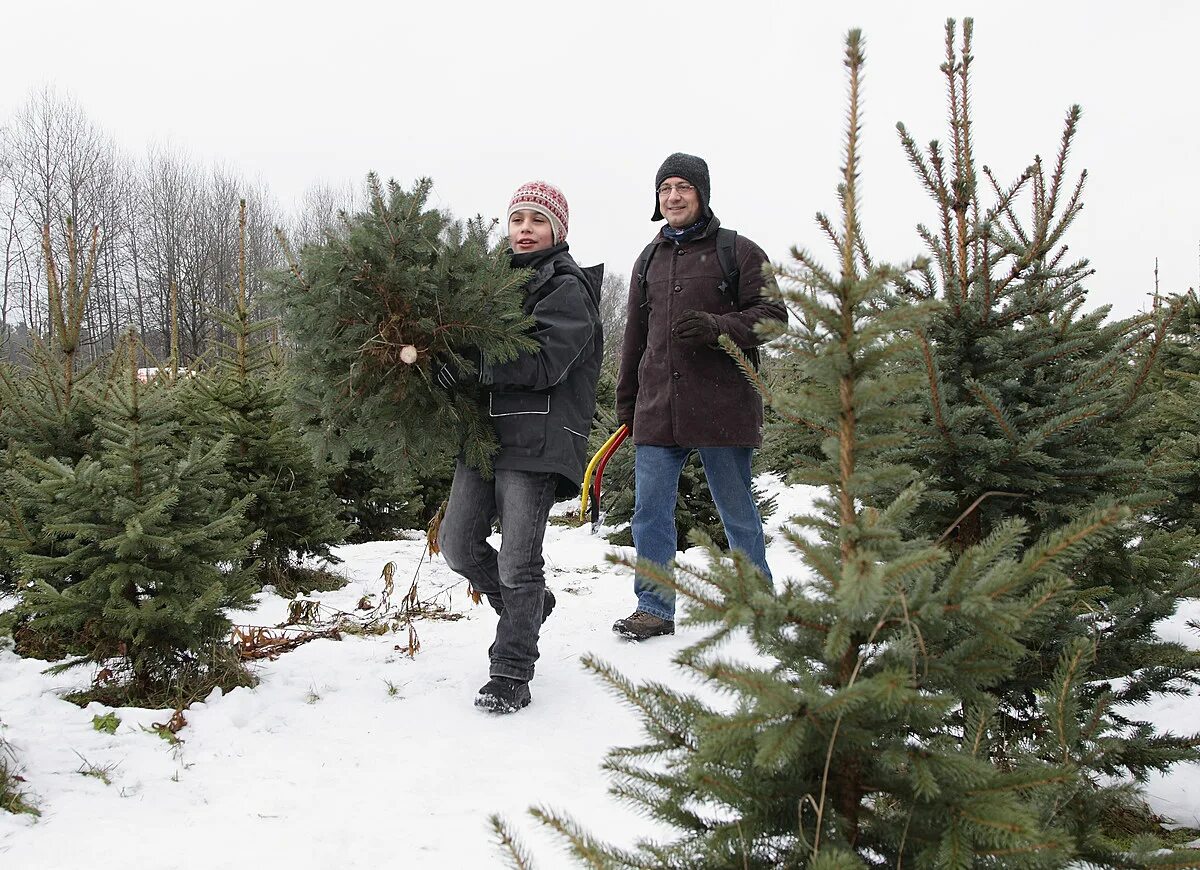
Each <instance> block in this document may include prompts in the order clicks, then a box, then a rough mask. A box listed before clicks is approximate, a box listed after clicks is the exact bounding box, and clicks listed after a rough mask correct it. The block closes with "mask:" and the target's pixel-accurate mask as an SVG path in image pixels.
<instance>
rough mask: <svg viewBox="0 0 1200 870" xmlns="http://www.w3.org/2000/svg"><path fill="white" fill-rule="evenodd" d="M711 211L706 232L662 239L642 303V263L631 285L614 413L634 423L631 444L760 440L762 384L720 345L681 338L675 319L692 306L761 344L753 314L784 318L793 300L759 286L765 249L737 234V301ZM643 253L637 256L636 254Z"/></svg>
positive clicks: (739, 339) (735, 335)
mask: <svg viewBox="0 0 1200 870" xmlns="http://www.w3.org/2000/svg"><path fill="white" fill-rule="evenodd" d="M719 225H720V222H719V221H718V220H717V219H716V218H715V217H714V218H713V219H712V221H711V222H710V223H709V225H708V227H707V229H706V230H705V232H704V234H703V235H702V236H700V237H698V238H695V239H692V240H690V241H687V242H683V243H682V244H679V245H676V244H675V243H674V242H671V241H669V240H668V239H666V238H664V237H663V236H662V235H661V233H660V234H659V236H658V239H657V245H658V247H657V249H656V250H655V252H654V256H653V257H652V258H651V260H650V268H649V273H648V275H647V292H646V304H645V305H642V304H641V303H642V293H641V288H640V286H639V282H638V276H637V264H636V263H635V264H634V268H633V272H634V275H633V278H632V279H631V281H630V287H629V303H628V308H627V311H626V320H625V343H624V345H623V347H622V350H621V366H620V374H619V375H618V377H617V419H618V420H620V421H621V422H622V423H630V422H632V423H633V441H634V443H635V444H651V445H656V446H660V447H758V446H760V445H761V444H762V420H763V405H762V398H761V397H760V396H759V394H758V391H757V390H755V389H754V386H753V385H752V384H751V383H750V382H749V381H748V380H747V379H746V376H745V375H744V374H743V373H742V371H741V370H740V369H739V368H738V366H737V364H736V363H734V361H733V359H732V358H731V357H730V356H729V355H728V354H727V353H726V352H725V351H724V350H722V349H721V348H720V346H718V345H715V344H714V345H711V346H695V345H687V344H684V343H682V342H680V341H678V340H677V339H676V338H675V336H674V334H673V324H674V323H675V319H676V318H677V317H679V315H680V314H681V313H682V312H684V311H686V310H687V309H689V308H694V309H697V310H699V311H707V312H710V313H712V314H714V315H716V316H717V320H718V323H719V324H720V327H721V332H722V333H723V334H725V335H728V336H729V337H730V338H731V339H733V341H734V342H735V343H736V344H737V345H738V346H739V347H743V348H750V347H754V346H756V345H758V344H760V343H761V342H760V340H759V338H758V337H757V336H756V335H755V334H754V324H755V323H757V322H758V321H760V320H766V319H769V318H774V319H776V320H781V321H786V320H787V309H786V308H784V306H783V304H782V303H781V302H778V301H770V300H767V299H764V298H763V296H762V288H763V286H764V284H765V283H766V282H767V281H768V280H770V281H771V283H772V284H773V283H774V279H773V278H770V279H768V278H767V276H765V275H764V272H763V265H764V264H766V263H767V255H766V254H764V253H763V251H762V248H760V247H759V246H758V245H756V244H754V242H752V241H750V240H749V239H747V238H746V237H745V236H742V235H738V238H737V247H736V249H735V252H736V254H737V262H738V266H739V268H740V271H741V287H740V290H739V294H738V296H739V305H738V308H737V309H736V310H735V308H734V306H733V304H732V302H731V300H730V298H729V296H727V295H726V294H725V293H723V292H722V291H721V290H720V289H719V288H718V285H719V284H720V283H721V279H722V277H723V276H722V274H721V265H720V263H719V262H718V261H717V242H716V231H717V227H718V226H719ZM639 259H640V258H639Z"/></svg>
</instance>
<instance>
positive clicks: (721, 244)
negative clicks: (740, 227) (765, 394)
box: [717, 227, 762, 370]
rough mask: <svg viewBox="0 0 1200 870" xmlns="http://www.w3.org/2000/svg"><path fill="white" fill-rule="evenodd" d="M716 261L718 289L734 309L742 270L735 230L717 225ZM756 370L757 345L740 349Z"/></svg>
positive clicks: (738, 301)
mask: <svg viewBox="0 0 1200 870" xmlns="http://www.w3.org/2000/svg"><path fill="white" fill-rule="evenodd" d="M717 262H718V263H720V264H721V274H722V275H723V276H724V277H723V278H722V279H721V283H720V285H719V289H720V290H721V292H723V293H724V294H725V295H726V296H728V297H729V301H730V302H731V303H732V304H733V308H734V310H735V311H736V310H737V309H738V307H739V305H740V304H741V289H742V286H741V285H742V270H741V268H740V267H739V266H738V261H737V230H731V229H727V228H726V227H717ZM742 352H743V353H744V354H745V355H746V359H747V360H749V362H750V365H752V366H753V367H754V368H755V369H756V370H757V369H758V367H759V365H761V363H762V357H761V355H760V354H759V351H758V348H757V347H751V348H747V349H746V350H744V351H742Z"/></svg>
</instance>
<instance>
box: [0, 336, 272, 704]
mask: <svg viewBox="0 0 1200 870" xmlns="http://www.w3.org/2000/svg"><path fill="white" fill-rule="evenodd" d="M127 349H128V369H127V373H128V380H127V385H126V386H125V387H124V388H123V389H120V390H116V391H114V392H113V393H112V394H110V396H109V399H108V408H107V409H106V411H105V412H104V413H103V414H101V415H100V416H98V417H97V424H98V433H99V436H100V444H99V445H98V449H97V452H96V455H95V456H85V457H83V458H82V459H80V460H79V461H78V462H76V463H75V464H73V465H72V464H69V463H67V462H64V461H62V460H61V459H58V458H57V457H51V458H49V459H39V458H36V457H33V456H27V457H24V458H23V462H22V470H20V471H16V472H13V473H12V475H11V480H12V482H13V483H14V484H15V486H16V487H17V488H18V489H19V490H20V491H21V493H22V495H23V496H24V498H25V500H26V503H27V504H33V505H36V510H35V519H36V520H37V522H38V528H39V529H40V537H39V540H38V541H37V542H36V543H37V544H38V545H39V546H36V547H32V548H30V549H29V551H27V552H25V553H23V554H21V555H20V556H19V557H18V565H19V569H20V571H21V575H22V578H26V579H28V580H29V581H30V582H31V583H32V585H31V587H30V588H28V589H27V590H26V591H25V593H24V596H23V601H22V603H21V605H20V608H19V609H20V611H21V612H22V614H23V615H24V616H25V617H27V618H28V619H29V621H30V624H31V626H32V627H33V629H34V630H37V631H42V632H47V633H50V634H59V635H64V636H67V637H69V638H72V639H75V641H76V645H78V644H80V643H83V644H86V645H87V651H86V654H85V655H83V656H82V658H80V659H78V660H76V661H74V662H69V663H68V665H71V664H78V663H82V662H84V661H94V662H103V661H108V660H109V659H112V658H120V659H122V660H123V661H124V663H125V665H126V666H127V667H128V676H129V681H130V685H129V687H130V689H131V690H132V694H133V696H134V697H142V698H144V697H146V696H147V695H149V694H150V693H152V692H156V691H161V690H163V689H164V688H165V687H167V686H168V685H170V684H171V683H172V682H173V681H174V680H176V679H177V678H178V677H179V675H180V671H181V670H182V669H184V668H188V667H193V668H197V669H200V670H202V669H203V668H204V663H205V662H206V661H210V660H211V659H210V658H208V657H209V656H210V654H211V652H212V649H213V648H214V646H215V645H217V644H219V643H220V642H221V641H222V640H223V639H224V638H225V637H226V635H227V632H228V629H229V622H228V620H227V619H226V618H225V616H224V612H223V611H224V609H225V608H228V607H236V606H243V605H245V604H246V603H248V601H249V595H250V593H251V591H252V586H251V583H250V582H249V579H250V578H248V577H247V576H246V575H245V573H244V572H243V571H242V569H241V568H240V565H241V564H242V559H243V557H244V555H245V553H246V551H247V548H248V547H249V546H250V545H251V544H252V542H253V537H252V536H249V537H248V536H245V535H244V534H243V532H242V515H243V513H244V511H245V509H246V506H247V505H248V503H249V502H250V500H251V499H250V497H249V496H247V497H246V498H243V499H241V500H239V501H236V502H233V503H230V502H229V500H228V498H227V495H226V493H227V492H228V491H229V483H228V480H227V478H226V474H225V470H224V459H225V453H226V451H227V449H228V447H229V441H228V439H224V440H222V441H220V442H218V443H217V444H214V445H211V446H208V447H204V446H202V445H201V444H200V443H199V442H198V441H193V442H192V443H191V445H190V446H189V447H188V449H187V450H186V452H184V453H182V454H181V453H180V451H179V447H178V445H179V438H178V434H177V431H176V430H177V428H178V424H177V411H176V410H175V409H174V408H172V407H171V406H172V403H173V401H174V397H175V394H174V392H173V391H172V390H170V389H169V388H168V387H167V386H166V384H165V382H164V383H162V384H152V385H150V386H143V385H141V384H140V383H139V380H138V377H137V367H136V366H137V363H136V356H135V351H134V341H133V338H132V336H131V337H130V338H129V341H128V348H127Z"/></svg>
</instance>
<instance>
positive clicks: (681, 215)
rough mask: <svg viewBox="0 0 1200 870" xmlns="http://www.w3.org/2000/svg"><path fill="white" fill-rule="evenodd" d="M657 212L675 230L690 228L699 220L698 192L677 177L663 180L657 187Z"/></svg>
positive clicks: (673, 176) (689, 183)
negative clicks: (661, 214)
mask: <svg viewBox="0 0 1200 870" xmlns="http://www.w3.org/2000/svg"><path fill="white" fill-rule="evenodd" d="M658 210H659V211H661V212H662V213H663V217H665V218H666V219H667V223H668V224H669V225H670V226H672V227H674V228H675V229H677V230H678V229H682V228H683V227H690V226H691V225H692V224H694V223H695V222H696V221H698V220H700V191H698V190H696V187H695V185H693V184H692V183H691V182H690V181H688V180H687V179H684V178H680V177H679V176H677V175H672V176H671V177H670V178H664V179H663V182H662V184H660V185H659V186H658Z"/></svg>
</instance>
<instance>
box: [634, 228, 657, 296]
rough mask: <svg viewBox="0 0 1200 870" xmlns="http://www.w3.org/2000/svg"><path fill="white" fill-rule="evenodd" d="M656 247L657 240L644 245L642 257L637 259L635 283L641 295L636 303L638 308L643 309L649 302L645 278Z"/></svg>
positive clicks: (647, 283) (648, 272) (647, 285)
mask: <svg viewBox="0 0 1200 870" xmlns="http://www.w3.org/2000/svg"><path fill="white" fill-rule="evenodd" d="M657 247H658V240H657V239H655V240H654V241H653V242H651V243H650V244H648V245H646V248H645V250H643V251H642V255H641V256H640V257H638V261H637V282H638V292H639V293H640V294H641V300H640V301H639V302H638V308H645V307H646V303H647V302H649V301H650V299H649V295H648V294H649V291H648V289H647V288H648V287H649V281H648V280H647V279H646V276H647V275H649V274H650V260H651V259H653V257H654V251H655V249H656V248H657Z"/></svg>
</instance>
